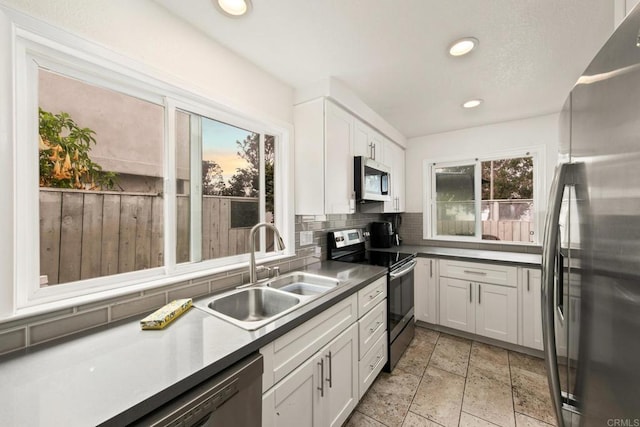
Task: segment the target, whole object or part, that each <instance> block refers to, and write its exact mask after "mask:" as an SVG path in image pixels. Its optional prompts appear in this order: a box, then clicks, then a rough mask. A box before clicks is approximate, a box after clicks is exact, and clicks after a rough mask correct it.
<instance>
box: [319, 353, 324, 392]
mask: <svg viewBox="0 0 640 427" xmlns="http://www.w3.org/2000/svg"><path fill="white" fill-rule="evenodd" d="M318 365H320V385H319V386H318V390H320V397H324V381H323V379H324V358H321V359H320V361H319V362H318Z"/></svg>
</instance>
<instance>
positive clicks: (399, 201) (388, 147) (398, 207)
mask: <svg viewBox="0 0 640 427" xmlns="http://www.w3.org/2000/svg"><path fill="white" fill-rule="evenodd" d="M384 146H385V150H384V153H385V155H384V158H385V160H386V165H387V166H389V167H390V168H391V186H390V187H391V188H390V189H391V200H390V201H388V202H384V212H386V213H391V212H403V211H404V204H405V200H404V187H405V184H404V183H405V177H404V163H405V161H404V149H403V148H402V147H400V146H399V145H396V144H394V143H393V142H391V141H390V140H387V139H385V142H384Z"/></svg>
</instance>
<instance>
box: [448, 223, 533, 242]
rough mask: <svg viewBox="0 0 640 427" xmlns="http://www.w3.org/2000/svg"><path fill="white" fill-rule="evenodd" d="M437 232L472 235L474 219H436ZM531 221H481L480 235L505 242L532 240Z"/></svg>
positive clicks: (451, 234) (450, 234) (452, 234)
mask: <svg viewBox="0 0 640 427" xmlns="http://www.w3.org/2000/svg"><path fill="white" fill-rule="evenodd" d="M437 227H438V234H439V235H446V236H472V235H474V233H475V221H438V224H437ZM532 231H534V228H533V222H529V221H509V220H500V221H491V220H486V221H482V235H483V236H484V238H485V239H486V240H502V241H506V242H532V241H533V238H534V236H533V235H532V234H531V232H532Z"/></svg>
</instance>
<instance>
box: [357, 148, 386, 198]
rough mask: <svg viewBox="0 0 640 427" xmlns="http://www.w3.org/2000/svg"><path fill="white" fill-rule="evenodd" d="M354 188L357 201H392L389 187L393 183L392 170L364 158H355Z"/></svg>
mask: <svg viewBox="0 0 640 427" xmlns="http://www.w3.org/2000/svg"><path fill="white" fill-rule="evenodd" d="M353 181H354V182H353V188H354V190H355V193H356V200H358V201H360V202H368V201H371V202H373V201H376V202H387V201H390V200H391V196H390V194H389V186H390V183H391V171H390V169H389V168H388V167H387V166H385V165H383V164H381V163H378V162H376V161H375V160H371V159H369V158H367V157H364V156H355V157H354V158H353Z"/></svg>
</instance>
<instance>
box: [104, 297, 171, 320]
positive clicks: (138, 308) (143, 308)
mask: <svg viewBox="0 0 640 427" xmlns="http://www.w3.org/2000/svg"><path fill="white" fill-rule="evenodd" d="M166 303H167V295H166V294H156V295H151V296H147V297H142V298H137V299H134V300H130V301H126V302H123V303H118V304H114V305H112V306H111V320H112V321H116V320H120V319H125V318H127V317H131V316H135V315H138V314H142V313H147V312H150V311H154V310H157V309H159V308H160V307H162V306H163V305H165V304H166Z"/></svg>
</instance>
